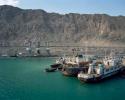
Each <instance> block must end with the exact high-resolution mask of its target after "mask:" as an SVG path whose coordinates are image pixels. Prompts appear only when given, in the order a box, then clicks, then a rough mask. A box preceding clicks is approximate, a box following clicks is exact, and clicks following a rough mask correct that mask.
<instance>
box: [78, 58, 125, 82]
mask: <svg viewBox="0 0 125 100" xmlns="http://www.w3.org/2000/svg"><path fill="white" fill-rule="evenodd" d="M122 70H123V64H122V58H121V57H117V56H109V57H105V58H104V59H102V61H101V62H100V63H98V64H96V61H93V62H92V63H90V64H89V68H88V71H86V72H83V71H81V72H80V73H79V74H78V79H79V80H80V81H82V82H99V81H101V80H103V79H106V78H109V77H111V76H113V75H116V74H118V73H119V72H121V71H122Z"/></svg>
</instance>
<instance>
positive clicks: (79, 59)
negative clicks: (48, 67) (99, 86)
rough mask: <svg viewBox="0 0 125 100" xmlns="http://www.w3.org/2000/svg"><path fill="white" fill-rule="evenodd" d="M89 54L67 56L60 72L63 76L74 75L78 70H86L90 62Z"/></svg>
mask: <svg viewBox="0 0 125 100" xmlns="http://www.w3.org/2000/svg"><path fill="white" fill-rule="evenodd" d="M90 61H91V60H90V58H89V56H86V55H77V56H75V57H73V58H67V59H66V60H65V64H64V65H63V69H62V74H63V75H65V76H76V77H77V75H78V73H79V72H80V71H86V70H87V69H88V64H89V62H90Z"/></svg>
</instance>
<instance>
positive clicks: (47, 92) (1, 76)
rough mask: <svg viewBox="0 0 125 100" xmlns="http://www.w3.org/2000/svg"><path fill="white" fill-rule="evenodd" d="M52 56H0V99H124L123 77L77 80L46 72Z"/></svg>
mask: <svg viewBox="0 0 125 100" xmlns="http://www.w3.org/2000/svg"><path fill="white" fill-rule="evenodd" d="M54 61H55V59H54V58H0V100H69V99H71V100H77V99H78V100H80V99H82V100H92V99H94V100H106V99H107V100H118V99H120V98H121V99H124V95H125V79H123V78H121V77H118V76H117V77H114V78H113V79H110V80H106V81H104V82H101V83H96V84H85V83H80V82H79V81H78V80H77V78H73V77H65V76H63V75H62V74H61V73H60V72H54V73H45V72H44V69H45V68H46V66H48V65H50V64H52V63H54Z"/></svg>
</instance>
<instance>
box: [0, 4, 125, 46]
mask: <svg viewBox="0 0 125 100" xmlns="http://www.w3.org/2000/svg"><path fill="white" fill-rule="evenodd" d="M29 40H30V41H32V42H37V41H55V42H75V43H76V42H77V43H79V42H81V43H82V42H84V41H85V40H89V41H92V42H93V41H96V42H93V43H95V44H98V43H99V42H98V41H100V43H101V41H103V43H121V44H122V43H123V44H124V43H125V17H124V16H109V15H106V14H74V13H70V14H65V15H60V14H57V13H47V12H45V11H43V10H31V9H29V10H23V9H20V8H16V7H12V6H0V42H1V41H2V42H3V41H4V42H7V41H8V42H9V43H12V44H13V43H18V44H23V43H24V42H25V41H29Z"/></svg>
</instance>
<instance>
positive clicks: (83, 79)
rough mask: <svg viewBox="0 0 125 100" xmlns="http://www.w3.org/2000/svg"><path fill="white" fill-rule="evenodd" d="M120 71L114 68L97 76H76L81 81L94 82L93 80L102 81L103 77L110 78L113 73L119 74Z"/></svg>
mask: <svg viewBox="0 0 125 100" xmlns="http://www.w3.org/2000/svg"><path fill="white" fill-rule="evenodd" d="M120 72H121V69H119V70H116V71H114V72H112V73H108V74H105V75H101V76H99V77H93V78H83V77H78V79H79V80H80V81H81V82H85V83H94V82H100V81H103V80H105V79H108V78H111V77H113V76H114V75H116V74H119V73H120Z"/></svg>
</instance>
